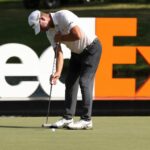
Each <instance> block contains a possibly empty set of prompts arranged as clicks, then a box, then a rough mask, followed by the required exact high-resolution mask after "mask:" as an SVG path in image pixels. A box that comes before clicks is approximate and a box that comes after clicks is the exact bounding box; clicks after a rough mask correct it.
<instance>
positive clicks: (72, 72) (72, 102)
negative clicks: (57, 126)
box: [64, 56, 80, 119]
mask: <svg viewBox="0 0 150 150" xmlns="http://www.w3.org/2000/svg"><path fill="white" fill-rule="evenodd" d="M76 61H77V60H76V59H75V58H74V56H72V57H71V60H70V65H69V70H68V75H67V79H66V83H65V85H66V90H65V114H64V117H65V118H67V119H70V118H72V116H74V114H75V110H76V103H77V93H78V87H79V68H80V67H78V64H77V63H76Z"/></svg>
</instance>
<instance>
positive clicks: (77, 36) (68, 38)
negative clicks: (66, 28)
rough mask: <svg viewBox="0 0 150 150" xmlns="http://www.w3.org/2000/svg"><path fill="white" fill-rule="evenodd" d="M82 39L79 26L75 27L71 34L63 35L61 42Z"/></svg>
mask: <svg viewBox="0 0 150 150" xmlns="http://www.w3.org/2000/svg"><path fill="white" fill-rule="evenodd" d="M80 38H81V30H80V28H79V27H78V26H74V27H73V28H72V29H71V30H70V33H69V34H66V35H62V37H61V41H76V40H80Z"/></svg>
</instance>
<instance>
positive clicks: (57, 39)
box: [54, 32, 62, 43]
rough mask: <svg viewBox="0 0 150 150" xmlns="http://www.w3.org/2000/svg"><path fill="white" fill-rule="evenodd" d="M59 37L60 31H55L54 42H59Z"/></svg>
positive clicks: (60, 36)
mask: <svg viewBox="0 0 150 150" xmlns="http://www.w3.org/2000/svg"><path fill="white" fill-rule="evenodd" d="M61 38H62V35H61V32H57V33H56V34H55V37H54V40H55V42H56V43H60V42H61Z"/></svg>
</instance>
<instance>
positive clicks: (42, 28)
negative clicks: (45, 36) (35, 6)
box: [39, 18, 48, 31]
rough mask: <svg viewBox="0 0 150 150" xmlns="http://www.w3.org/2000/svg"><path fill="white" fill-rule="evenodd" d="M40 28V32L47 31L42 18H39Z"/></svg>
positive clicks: (46, 24) (45, 22) (46, 23)
mask: <svg viewBox="0 0 150 150" xmlns="http://www.w3.org/2000/svg"><path fill="white" fill-rule="evenodd" d="M39 21H40V28H41V31H47V30H48V22H47V21H46V20H44V19H42V18H40V20H39Z"/></svg>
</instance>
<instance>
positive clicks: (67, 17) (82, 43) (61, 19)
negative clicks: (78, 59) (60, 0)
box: [46, 10, 96, 54]
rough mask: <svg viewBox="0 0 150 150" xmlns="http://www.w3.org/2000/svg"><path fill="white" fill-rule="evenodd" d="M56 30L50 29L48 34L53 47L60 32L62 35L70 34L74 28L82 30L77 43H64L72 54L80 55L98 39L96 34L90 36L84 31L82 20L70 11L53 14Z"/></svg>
mask: <svg viewBox="0 0 150 150" xmlns="http://www.w3.org/2000/svg"><path fill="white" fill-rule="evenodd" d="M50 15H51V16H52V19H53V22H54V26H55V27H54V28H50V29H49V30H48V31H47V32H46V35H47V38H48V39H49V41H50V43H51V45H52V46H53V47H55V46H56V43H55V41H54V36H55V34H56V33H57V32H58V31H60V32H61V34H62V35H65V34H69V32H70V30H71V29H72V28H73V27H74V26H76V25H77V26H78V27H79V28H80V30H81V39H80V40H76V41H63V42H62V43H64V44H65V45H66V46H67V47H68V48H69V49H70V50H71V51H72V52H74V53H77V54H80V53H81V52H82V51H83V49H84V48H85V47H86V46H87V45H90V44H91V43H92V41H93V40H94V39H95V38H96V35H95V34H92V33H91V34H90V35H89V34H88V35H87V33H86V32H85V31H84V29H83V27H82V26H81V23H80V19H79V18H78V17H77V16H76V15H75V14H73V13H72V12H70V11H68V10H61V11H58V12H56V13H51V14H50Z"/></svg>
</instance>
